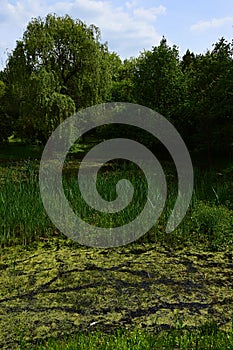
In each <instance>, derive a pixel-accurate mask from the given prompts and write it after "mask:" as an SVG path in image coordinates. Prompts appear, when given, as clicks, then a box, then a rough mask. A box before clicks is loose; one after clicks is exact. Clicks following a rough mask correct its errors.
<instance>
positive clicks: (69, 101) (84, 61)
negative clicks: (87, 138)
mask: <svg viewBox="0 0 233 350" xmlns="http://www.w3.org/2000/svg"><path fill="white" fill-rule="evenodd" d="M6 79H7V81H8V84H9V90H10V92H9V93H10V95H11V97H12V99H13V101H12V103H13V105H14V106H15V113H13V114H14V115H15V118H16V119H17V120H18V122H17V126H18V128H17V134H18V135H19V136H20V137H23V138H27V139H37V138H39V139H42V140H44V139H47V137H48V135H49V134H50V133H51V131H52V130H54V128H55V127H56V126H57V125H58V124H59V123H60V122H61V121H62V120H64V119H65V118H66V117H67V116H69V115H72V114H73V113H74V111H75V109H76V110H78V109H80V108H85V107H87V106H91V105H93V104H97V103H100V102H102V101H103V99H105V98H106V96H107V95H108V93H109V89H110V84H111V73H110V68H109V60H108V50H107V46H106V45H103V44H101V43H100V32H99V29H98V28H97V27H95V26H93V25H92V26H90V27H88V26H87V25H86V24H84V23H83V22H81V21H80V20H76V21H75V20H73V19H71V18H70V17H69V16H68V15H66V16H64V17H57V16H56V15H47V17H46V19H45V20H43V19H41V18H37V19H33V20H32V21H31V22H30V23H29V24H28V26H27V29H26V31H25V32H24V35H23V39H22V40H19V41H17V45H16V48H15V50H14V51H13V53H12V54H11V55H10V57H9V60H8V63H7V67H6Z"/></svg>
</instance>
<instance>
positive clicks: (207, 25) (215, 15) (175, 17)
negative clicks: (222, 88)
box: [0, 0, 233, 69]
mask: <svg viewBox="0 0 233 350" xmlns="http://www.w3.org/2000/svg"><path fill="white" fill-rule="evenodd" d="M48 13H56V14H57V15H65V14H69V15H70V16H71V17H73V18H79V19H81V20H82V21H84V22H86V23H87V24H88V25H90V24H95V25H97V26H98V27H99V28H100V30H101V33H102V41H103V42H105V41H107V42H108V47H109V49H110V50H111V51H115V52H117V53H118V54H119V55H120V56H121V57H122V58H129V57H131V56H138V54H139V52H140V51H143V50H144V49H146V50H150V49H151V48H152V46H156V45H158V43H159V42H160V40H161V37H162V36H163V35H164V36H165V37H166V38H167V40H168V43H169V44H170V45H173V44H175V45H177V46H178V47H179V49H180V53H181V55H182V54H184V53H185V51H186V49H188V48H189V49H190V50H191V51H194V52H195V53H204V52H205V51H206V50H207V49H208V48H209V49H211V47H212V44H213V43H215V42H216V41H217V40H218V39H219V38H221V37H222V36H224V37H225V38H226V39H227V40H228V41H231V40H232V38H233V1H232V0H222V1H218V0H211V1H210V0H196V1H195V2H194V1H189V0H186V1H185V0H177V1H176V0H154V1H152V0H144V1H143V0H114V1H113V0H66V1H65V0H37V1H34V0H0V69H1V68H2V67H3V66H4V65H5V61H6V58H7V53H9V52H11V51H12V50H13V49H14V47H15V45H16V40H17V39H20V38H21V37H22V34H23V32H24V30H25V29H26V26H27V23H28V22H29V21H30V20H31V18H33V17H38V16H40V17H43V18H44V17H45V16H46V15H47V14H48Z"/></svg>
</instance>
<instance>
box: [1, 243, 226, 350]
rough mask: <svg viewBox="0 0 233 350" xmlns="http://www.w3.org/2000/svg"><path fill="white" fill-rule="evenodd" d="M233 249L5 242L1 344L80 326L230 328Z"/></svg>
mask: <svg viewBox="0 0 233 350" xmlns="http://www.w3.org/2000/svg"><path fill="white" fill-rule="evenodd" d="M232 268H233V263H232V253H231V252H218V253H210V252H203V251H200V250H198V249H196V250H194V249H193V248H192V249H191V248H190V249H188V248H185V249H182V250H174V251H172V250H167V249H166V248H165V247H162V246H158V245H155V244H153V245H152V244H144V245H139V244H133V245H129V246H126V247H121V248H117V249H94V248H87V247H80V246H77V245H75V244H71V243H67V242H59V241H56V242H54V241H51V242H46V243H45V244H42V243H41V244H39V245H37V246H36V247H34V249H32V248H30V249H29V248H27V249H26V248H22V247H18V248H5V249H3V250H2V251H1V260H0V272H1V277H0V281H1V283H0V347H1V348H5V349H15V348H17V344H22V341H24V342H30V341H31V342H37V341H38V340H39V339H42V338H47V337H49V336H54V337H58V336H62V335H63V334H67V333H69V334H73V333H75V332H77V331H79V330H82V331H91V330H94V329H96V328H97V329H100V330H102V331H106V332H107V331H112V330H114V329H116V328H118V327H125V326H126V327H146V328H147V329H148V330H157V331H158V330H159V329H166V328H169V327H172V326H175V325H176V324H177V322H182V324H183V325H188V326H199V325H201V324H202V323H204V322H206V321H209V320H211V321H212V320H216V321H217V322H218V324H219V325H220V326H221V327H223V328H225V329H226V328H228V327H230V326H231V321H232V309H233V279H232Z"/></svg>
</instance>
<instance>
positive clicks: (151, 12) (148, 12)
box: [133, 5, 166, 21]
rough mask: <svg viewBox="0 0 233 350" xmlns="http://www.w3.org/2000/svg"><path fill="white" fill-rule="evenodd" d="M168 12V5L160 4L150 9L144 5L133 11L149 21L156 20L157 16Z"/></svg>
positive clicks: (138, 16) (136, 15) (137, 15)
mask: <svg viewBox="0 0 233 350" xmlns="http://www.w3.org/2000/svg"><path fill="white" fill-rule="evenodd" d="M165 13H166V7H164V6H162V5H160V6H159V7H152V8H149V9H145V8H143V7H141V8H136V9H135V10H134V11H133V14H134V15H135V17H136V18H141V19H144V20H148V21H154V20H156V18H157V16H158V15H160V14H165Z"/></svg>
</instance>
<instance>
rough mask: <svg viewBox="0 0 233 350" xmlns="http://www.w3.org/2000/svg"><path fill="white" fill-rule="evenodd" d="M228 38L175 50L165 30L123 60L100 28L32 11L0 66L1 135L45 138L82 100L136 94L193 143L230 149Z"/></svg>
mask: <svg viewBox="0 0 233 350" xmlns="http://www.w3.org/2000/svg"><path fill="white" fill-rule="evenodd" d="M232 77H233V41H232V42H231V43H229V42H227V41H226V40H225V39H224V38H221V39H220V40H219V41H218V42H217V43H216V44H215V45H213V48H212V50H208V51H207V52H206V53H205V54H194V53H192V52H190V51H189V50H187V52H186V54H185V55H184V56H183V57H182V58H180V56H179V51H178V48H177V47H176V46H173V47H170V46H169V45H168V44H167V42H166V39H165V38H163V39H162V41H161V42H160V44H159V45H158V46H156V47H153V48H152V50H150V51H144V52H142V53H141V54H140V55H139V57H137V58H130V59H127V60H124V61H123V62H122V60H121V59H120V57H119V56H118V55H117V54H116V53H110V52H109V50H108V47H107V44H102V43H101V41H100V31H99V29H98V28H97V27H95V26H93V25H92V26H89V27H88V26H87V25H86V24H84V23H83V22H81V21H80V20H73V19H72V18H70V17H69V16H67V15H66V16H65V17H57V16H56V15H48V16H47V17H46V19H45V20H43V19H41V18H37V19H33V20H32V21H31V22H30V23H29V24H28V26H27V29H26V31H25V33H24V35H23V38H22V39H21V40H18V41H17V43H16V48H15V49H14V50H13V52H12V53H11V54H10V56H9V58H8V60H7V62H6V68H5V69H4V70H3V71H2V72H1V73H0V128H1V133H0V142H6V141H7V139H8V137H9V136H10V135H12V134H13V135H15V136H17V137H20V138H21V139H23V140H27V141H28V142H35V141H39V142H42V143H44V142H45V141H46V140H47V138H48V136H49V135H50V133H51V132H52V130H54V128H55V127H56V126H57V125H58V124H59V123H60V122H61V121H62V120H64V119H65V118H67V117H68V116H69V115H71V114H73V113H74V112H75V111H78V110H79V109H81V108H85V107H87V106H91V105H94V104H97V103H101V102H110V101H121V102H133V103H139V104H142V105H145V106H148V107H150V108H152V109H154V110H156V111H158V112H159V113H161V114H163V115H164V116H165V117H166V118H168V119H169V120H170V121H171V122H172V123H173V124H174V125H175V126H176V128H177V129H178V131H179V132H180V133H181V135H182V137H183V138H184V140H185V142H186V143H187V145H188V147H189V149H190V151H192V152H196V153H198V154H202V153H203V152H204V154H205V155H207V156H208V157H213V155H215V154H224V155H227V154H228V155H229V154H232V142H233V140H232V135H233V79H232Z"/></svg>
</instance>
